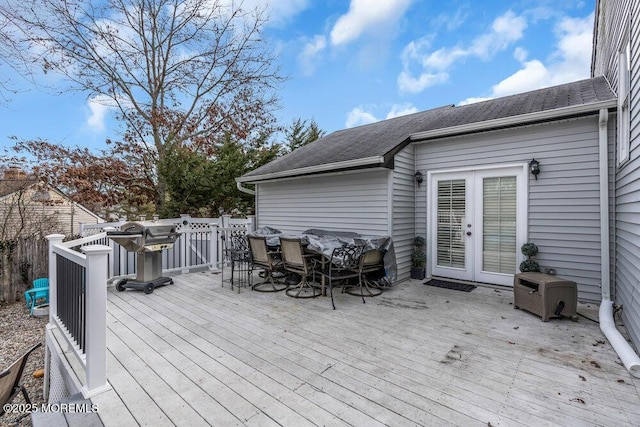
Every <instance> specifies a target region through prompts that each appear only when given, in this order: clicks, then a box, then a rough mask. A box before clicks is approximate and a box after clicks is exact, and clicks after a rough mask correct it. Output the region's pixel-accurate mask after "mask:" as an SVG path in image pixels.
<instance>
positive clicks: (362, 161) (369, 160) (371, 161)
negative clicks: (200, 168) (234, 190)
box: [236, 156, 385, 191]
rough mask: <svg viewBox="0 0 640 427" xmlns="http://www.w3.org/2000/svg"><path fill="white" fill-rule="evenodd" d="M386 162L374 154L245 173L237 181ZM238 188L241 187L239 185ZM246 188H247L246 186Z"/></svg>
mask: <svg viewBox="0 0 640 427" xmlns="http://www.w3.org/2000/svg"><path fill="white" fill-rule="evenodd" d="M384 162H385V159H384V156H372V157H365V158H363V159H354V160H345V161H343V162H334V163H327V164H323V165H315V166H308V167H305V168H298V169H289V170H286V171H280V172H272V173H266V174H262V175H251V176H246V175H245V176H241V177H240V178H236V182H238V183H242V182H255V181H264V180H267V179H274V178H286V177H290V176H294V175H309V174H313V173H318V172H327V171H333V170H337V169H349V168H355V167H359V166H375V165H381V164H384ZM238 189H240V187H238ZM245 190H247V189H246V188H245ZM240 191H243V190H240ZM248 191H251V190H248Z"/></svg>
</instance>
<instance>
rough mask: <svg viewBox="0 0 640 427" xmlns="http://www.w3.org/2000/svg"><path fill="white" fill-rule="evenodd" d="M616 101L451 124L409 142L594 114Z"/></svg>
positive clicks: (614, 103) (414, 137) (611, 105)
mask: <svg viewBox="0 0 640 427" xmlns="http://www.w3.org/2000/svg"><path fill="white" fill-rule="evenodd" d="M615 107H617V101H616V100H615V99H612V100H608V101H599V102H594V103H591V104H581V105H574V106H571V107H563V108H556V109H553V110H546V111H538V112H535V113H527V114H520V115H518V116H509V117H503V118H500V119H494V120H485V121H481V122H475V123H467V124H464V125H460V126H452V127H448V128H442V129H434V130H428V131H424V132H418V133H414V134H412V135H411V136H410V139H411V142H419V141H422V140H426V139H433V138H440V137H444V136H449V135H457V134H462V133H472V132H479V131H483V130H487V129H493V128H501V127H509V126H517V125H520V124H526V123H531V122H539V121H545V120H553V119H560V118H563V117H566V116H573V115H579V114H585V113H590V112H593V113H594V114H596V113H598V111H599V110H600V109H602V108H615Z"/></svg>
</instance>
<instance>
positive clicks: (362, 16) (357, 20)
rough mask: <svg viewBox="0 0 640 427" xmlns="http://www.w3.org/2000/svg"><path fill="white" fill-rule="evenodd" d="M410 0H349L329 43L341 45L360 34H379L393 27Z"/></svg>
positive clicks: (332, 31)
mask: <svg viewBox="0 0 640 427" xmlns="http://www.w3.org/2000/svg"><path fill="white" fill-rule="evenodd" d="M411 1H412V0H385V1H380V0H351V4H350V6H349V11H348V12H347V13H346V14H345V15H342V16H341V17H340V18H338V20H337V21H336V23H335V25H334V27H333V29H332V30H331V44H333V45H343V44H346V43H349V42H351V41H354V40H356V39H357V38H359V37H360V36H361V35H362V34H364V33H368V34H373V35H375V34H379V33H380V32H381V31H382V32H384V31H385V30H388V29H391V28H394V27H395V26H396V25H397V22H398V21H399V20H400V18H401V17H402V16H403V15H404V13H405V11H406V10H407V8H408V7H409V5H410V4H411Z"/></svg>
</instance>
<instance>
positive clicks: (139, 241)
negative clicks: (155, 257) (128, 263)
mask: <svg viewBox="0 0 640 427" xmlns="http://www.w3.org/2000/svg"><path fill="white" fill-rule="evenodd" d="M107 237H109V238H111V239H112V240H113V241H115V242H116V243H118V244H119V245H121V246H122V247H124V248H125V249H126V250H128V251H130V252H155V251H161V250H163V249H168V248H171V247H172V246H173V244H174V243H175V241H176V240H177V238H178V232H177V230H176V226H175V224H167V223H161V222H155V221H139V222H127V223H125V224H123V225H122V226H121V227H120V230H111V231H108V232H107Z"/></svg>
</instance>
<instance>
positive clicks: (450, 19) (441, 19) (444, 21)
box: [432, 8, 469, 31]
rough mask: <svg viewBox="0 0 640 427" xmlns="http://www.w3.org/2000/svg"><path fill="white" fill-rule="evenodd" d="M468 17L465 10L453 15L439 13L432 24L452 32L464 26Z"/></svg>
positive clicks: (459, 10)
mask: <svg viewBox="0 0 640 427" xmlns="http://www.w3.org/2000/svg"><path fill="white" fill-rule="evenodd" d="M468 15H469V14H468V13H467V11H466V8H464V9H462V8H460V9H458V10H456V12H455V13H454V14H447V13H441V14H440V15H438V16H437V17H436V18H435V19H434V20H433V21H432V24H433V25H435V26H436V27H445V28H446V29H447V30H448V31H452V30H455V29H456V28H458V27H460V26H461V25H462V24H464V21H466V19H467V16H468Z"/></svg>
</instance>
